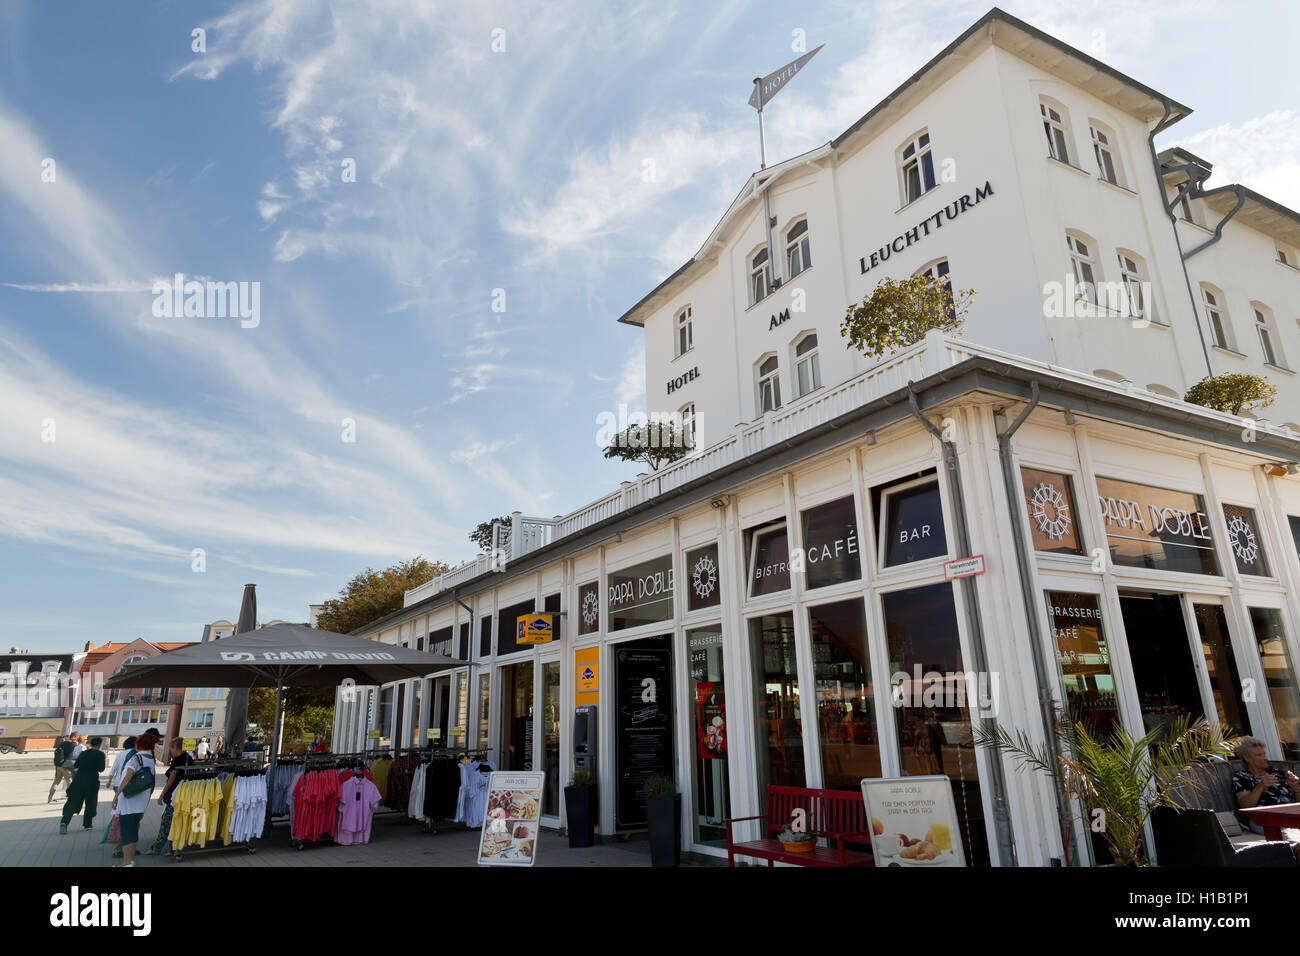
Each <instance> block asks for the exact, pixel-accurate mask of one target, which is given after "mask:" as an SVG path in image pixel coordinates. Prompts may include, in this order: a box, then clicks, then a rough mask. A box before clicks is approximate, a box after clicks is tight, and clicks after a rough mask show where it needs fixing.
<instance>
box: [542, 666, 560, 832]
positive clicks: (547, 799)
mask: <svg viewBox="0 0 1300 956" xmlns="http://www.w3.org/2000/svg"><path fill="white" fill-rule="evenodd" d="M541 721H542V728H541V734H542V770H544V771H545V772H546V784H545V791H544V792H543V794H542V814H543V816H547V817H555V818H556V820H557V825H558V820H559V816H560V662H559V661H545V662H543V664H542V714H541Z"/></svg>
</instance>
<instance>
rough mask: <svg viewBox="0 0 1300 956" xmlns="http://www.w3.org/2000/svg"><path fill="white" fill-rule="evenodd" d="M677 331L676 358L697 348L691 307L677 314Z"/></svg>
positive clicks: (675, 341)
mask: <svg viewBox="0 0 1300 956" xmlns="http://www.w3.org/2000/svg"><path fill="white" fill-rule="evenodd" d="M676 329H677V334H676V336H675V339H674V345H675V352H674V355H673V357H674V358H676V357H677V356H679V355H685V354H686V353H687V352H689V351H690V350H691V349H693V348H694V347H695V332H694V329H693V328H692V326H691V307H690V306H689V305H688V306H687V307H686V308H684V309H682V310H681V311H680V312H678V313H677V323H676Z"/></svg>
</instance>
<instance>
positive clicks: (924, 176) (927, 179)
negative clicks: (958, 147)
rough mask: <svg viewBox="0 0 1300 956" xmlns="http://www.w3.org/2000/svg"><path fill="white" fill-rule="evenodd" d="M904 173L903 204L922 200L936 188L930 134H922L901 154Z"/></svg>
mask: <svg viewBox="0 0 1300 956" xmlns="http://www.w3.org/2000/svg"><path fill="white" fill-rule="evenodd" d="M899 159H900V161H901V162H902V171H903V204H904V205H906V204H907V203H910V202H912V201H913V200H914V199H920V198H921V197H922V196H923V195H925V194H926V193H928V192H929V191H930V190H931V189H933V188H934V156H933V155H932V154H931V151H930V134H929V133H928V132H926V133H922V134H921V135H919V136H917V137H916V139H914V140H912V141H911V142H910V143H908V144H907V145H906V146H904V147H903V148H902V150H901V151H900V152H899Z"/></svg>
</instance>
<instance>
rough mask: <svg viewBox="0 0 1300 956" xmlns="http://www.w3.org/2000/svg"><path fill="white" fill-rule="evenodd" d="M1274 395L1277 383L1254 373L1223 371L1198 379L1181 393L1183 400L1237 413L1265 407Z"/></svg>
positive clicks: (1233, 413) (1270, 403)
mask: <svg viewBox="0 0 1300 956" xmlns="http://www.w3.org/2000/svg"><path fill="white" fill-rule="evenodd" d="M1276 398H1277V386H1276V385H1273V384H1272V383H1270V382H1269V380H1268V379H1267V378H1265V377H1264V376H1263V375H1256V374H1255V373H1254V372H1224V373H1223V374H1222V375H1211V376H1208V377H1206V378H1203V379H1201V380H1200V381H1199V382H1197V383H1196V384H1195V385H1193V386H1192V387H1191V388H1190V389H1188V390H1187V394H1186V395H1184V396H1183V401H1185V402H1191V403H1192V404H1193V405H1201V406H1204V407H1205V408H1212V409H1214V410H1215V411H1216V412H1227V413H1228V414H1229V415H1240V414H1241V413H1242V412H1245V411H1251V410H1253V409H1256V408H1267V407H1268V406H1269V405H1272V404H1273V402H1274V400H1275V399H1276Z"/></svg>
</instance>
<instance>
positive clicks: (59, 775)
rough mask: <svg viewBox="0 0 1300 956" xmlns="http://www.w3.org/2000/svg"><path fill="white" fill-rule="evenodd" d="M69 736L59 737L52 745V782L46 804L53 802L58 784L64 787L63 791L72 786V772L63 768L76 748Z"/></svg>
mask: <svg viewBox="0 0 1300 956" xmlns="http://www.w3.org/2000/svg"><path fill="white" fill-rule="evenodd" d="M76 746H77V745H76V743H74V742H73V740H72V737H71V736H67V737H60V738H59V739H58V740H57V741H55V743H54V782H53V783H52V784H50V796H49V798H48V799H47V800H46V801H45V802H46V803H53V802H54V791H55V790H57V789H58V788H59V784H60V783H62V784H63V785H64V791H65V792H66V791H67V788H68V787H70V786H71V785H72V770H71V769H70V768H68V767H65V766H63V765H64V764H65V763H67V762H68V761H69V760H71V759H72V751H73V750H74V749H75V748H76Z"/></svg>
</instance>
